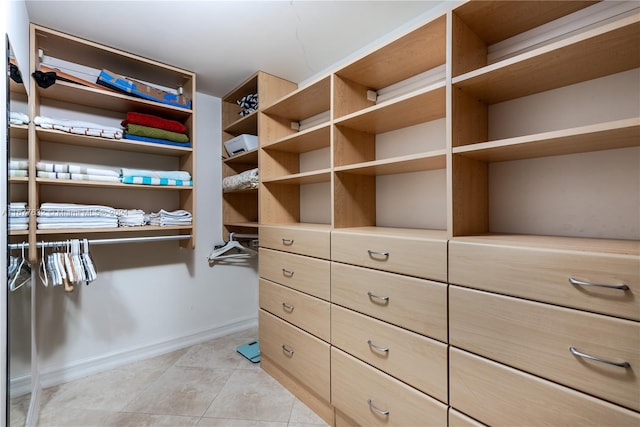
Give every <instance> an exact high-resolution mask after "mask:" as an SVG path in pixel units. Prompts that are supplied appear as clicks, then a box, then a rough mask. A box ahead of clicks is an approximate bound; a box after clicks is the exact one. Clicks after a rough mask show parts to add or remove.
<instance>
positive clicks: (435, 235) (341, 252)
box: [331, 227, 447, 282]
mask: <svg viewBox="0 0 640 427" xmlns="http://www.w3.org/2000/svg"><path fill="white" fill-rule="evenodd" d="M445 234H446V233H444V232H442V233H440V232H437V231H433V232H431V231H427V230H410V229H384V228H380V227H362V228H353V229H340V230H335V231H333V232H332V233H331V259H332V260H334V261H340V262H344V263H347V264H354V265H359V266H363V267H369V268H375V269H379V270H386V271H391V272H395V273H402V274H407V275H410V276H416V277H423V278H426V279H433V280H440V281H443V282H446V281H447V239H446V237H445Z"/></svg>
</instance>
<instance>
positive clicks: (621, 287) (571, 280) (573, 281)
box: [569, 277, 629, 291]
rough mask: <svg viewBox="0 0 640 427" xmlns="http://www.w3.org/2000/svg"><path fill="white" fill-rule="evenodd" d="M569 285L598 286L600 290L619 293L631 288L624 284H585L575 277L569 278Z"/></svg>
mask: <svg viewBox="0 0 640 427" xmlns="http://www.w3.org/2000/svg"><path fill="white" fill-rule="evenodd" d="M569 283H571V284H572V285H577V286H596V287H598V288H607V289H617V290H619V291H628V290H629V286H627V285H624V284H623V285H604V284H602V283H593V282H585V281H583V280H578V279H574V278H573V277H569Z"/></svg>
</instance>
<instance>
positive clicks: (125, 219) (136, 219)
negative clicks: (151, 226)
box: [118, 209, 147, 227]
mask: <svg viewBox="0 0 640 427" xmlns="http://www.w3.org/2000/svg"><path fill="white" fill-rule="evenodd" d="M146 222H147V221H146V219H145V213H144V211H143V210H141V209H128V210H121V211H120V214H119V215H118V225H119V226H120V227H137V226H141V225H145V224H146Z"/></svg>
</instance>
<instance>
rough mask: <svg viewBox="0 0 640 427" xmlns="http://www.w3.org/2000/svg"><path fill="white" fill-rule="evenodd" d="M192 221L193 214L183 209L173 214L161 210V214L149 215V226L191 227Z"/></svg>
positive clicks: (153, 213)
mask: <svg viewBox="0 0 640 427" xmlns="http://www.w3.org/2000/svg"><path fill="white" fill-rule="evenodd" d="M191 221H192V215H191V213H190V212H188V211H185V210H182V209H178V210H175V211H172V212H170V211H166V210H164V209H160V211H159V212H152V213H151V214H150V215H149V224H150V225H156V226H170V225H191Z"/></svg>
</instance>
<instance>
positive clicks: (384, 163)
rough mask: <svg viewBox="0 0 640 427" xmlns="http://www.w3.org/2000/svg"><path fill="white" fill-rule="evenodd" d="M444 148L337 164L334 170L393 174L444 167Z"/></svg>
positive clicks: (361, 173) (352, 172) (376, 174)
mask: <svg viewBox="0 0 640 427" xmlns="http://www.w3.org/2000/svg"><path fill="white" fill-rule="evenodd" d="M446 157H447V155H446V150H438V151H433V152H429V153H421V154H411V155H407V156H401V157H394V158H390V159H381V160H374V161H370V162H363V163H357V164H353V165H348V166H338V167H335V168H334V170H335V171H336V172H345V173H351V174H355V175H373V176H379V175H393V174H399V173H410V172H420V171H428V170H434V169H444V168H445V167H446Z"/></svg>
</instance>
